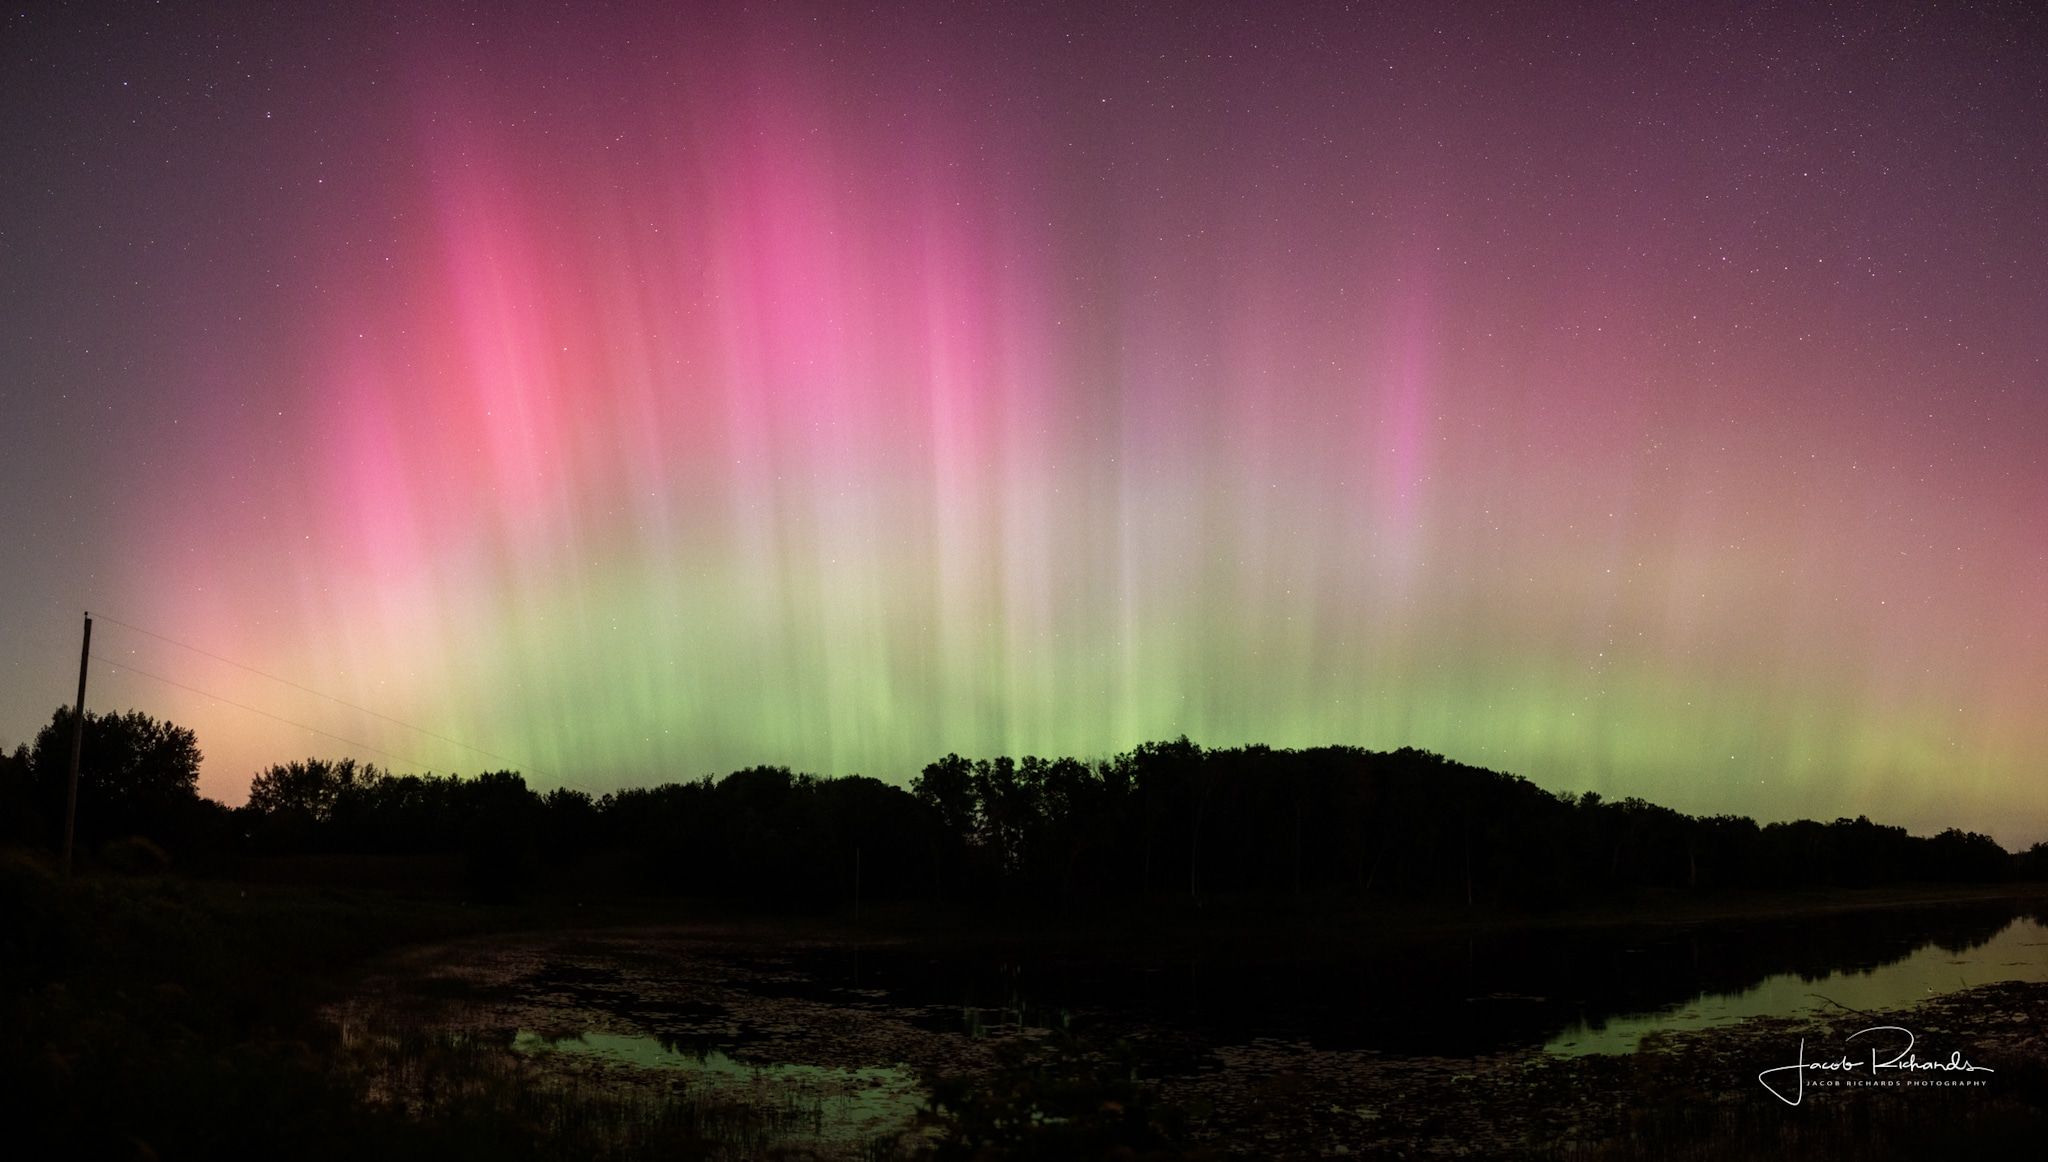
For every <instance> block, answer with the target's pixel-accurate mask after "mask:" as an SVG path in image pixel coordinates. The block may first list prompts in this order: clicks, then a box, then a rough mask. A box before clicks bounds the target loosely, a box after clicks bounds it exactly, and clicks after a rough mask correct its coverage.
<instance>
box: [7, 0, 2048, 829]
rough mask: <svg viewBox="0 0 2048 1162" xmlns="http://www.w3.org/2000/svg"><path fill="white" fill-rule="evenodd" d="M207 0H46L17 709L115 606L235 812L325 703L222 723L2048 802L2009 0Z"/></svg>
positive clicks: (118, 652) (807, 764)
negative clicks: (1315, 762)
mask: <svg viewBox="0 0 2048 1162" xmlns="http://www.w3.org/2000/svg"><path fill="white" fill-rule="evenodd" d="M168 7H169V8H170V11H168V12H165V11H162V10H161V9H158V10H153V11H152V12H150V13H148V14H133V15H113V16H106V15H98V16H88V15H86V14H82V13H66V12H62V11H54V12H40V11H38V12H31V13H27V14H21V13H16V14H13V15H11V16H9V17H8V35H7V47H6V50H5V53H6V72H7V74H8V75H9V76H10V77H11V78H13V79H14V80H13V83H12V85H11V86H10V89H11V90H12V91H11V94H10V96H9V97H8V99H7V103H6V113H5V119H4V125H5V131H6V140H7V156H8V157H9V158H10V159H11V160H10V164H9V165H8V166H7V167H6V168H7V170H8V171H9V172H7V173H6V174H5V175H4V176H0V191H4V199H5V201H4V212H5V216H4V236H0V261H4V274H5V278H4V294H5V317H4V319H0V327H4V328H5V334H4V340H0V369H4V378H0V408H4V413H0V414H4V415H5V417H6V420H7V425H6V427H7V433H8V438H7V453H6V456H5V458H4V460H0V489H4V493H0V515H4V525H0V529H4V532H5V535H6V540H7V542H8V546H7V553H8V557H9V560H10V563H9V565H8V567H7V569H6V571H5V573H4V575H0V640H4V642H5V643H6V650H5V654H4V656H0V743H5V744H7V745H9V746H12V745H13V744H14V743H15V742H18V741H21V740H23V739H26V738H27V737H29V736H31V735H32V734H33V733H34V731H35V730H36V729H37V728H38V726H39V725H40V724H41V723H43V722H44V721H46V720H47V718H48V715H49V712H50V710H51V708H52V707H54V706H55V705H57V704H58V703H59V702H62V701H64V700H66V699H67V698H68V697H69V688H70V685H71V683H72V681H73V680H74V674H75V670H74V667H75V665H76V649H77V645H76V636H75V635H76V632H77V619H78V614H79V612H80V611H81V610H84V609H91V610H93V611H94V612H95V613H100V612H102V611H103V612H104V613H105V614H106V615H108V616H109V617H111V618H114V619H118V621H119V622H121V623H127V624H128V625H133V626H138V627H144V628H147V629H148V630H150V631H153V632H154V633H156V634H161V635H163V636H164V637H168V638H172V639H175V640H177V641H180V642H185V643H189V644H191V645H194V646H198V647H201V648H202V649H204V650H206V651H208V652H209V654H211V655H217V656H208V655H205V654H196V653H193V652H191V651H189V650H183V649H179V648H177V647H175V646H172V645H170V644H168V643H167V642H165V641H163V640H160V639H158V638H153V637H150V636H147V635H143V634H138V633H134V632H132V631H128V630H127V629H126V628H125V627H124V626H122V625H118V624H114V625H107V626H104V627H102V628H101V629H97V630H96V631H95V642H94V644H95V653H96V654H99V655H100V656H101V657H102V659H103V660H102V661H100V662H97V663H95V664H94V667H93V679H92V680H93V693H92V696H91V699H90V701H91V703H92V704H93V705H95V706H98V707H101V708H105V707H121V708H127V707H133V708H137V709H142V710H144V711H146V712H149V713H152V714H155V715H158V716H166V717H170V718H172V719H174V720H175V721H177V722H179V723H180V724H182V725H186V726H190V727H192V728H193V729H194V730H195V731H197V733H198V736H199V741H200V744H201V746H202V747H203V749H204V750H205V751H206V753H207V755H208V761H207V764H206V767H205V773H204V778H203V789H204V790H205V791H206V792H207V793H209V794H212V795H216V796H218V797H222V798H225V799H228V800H229V801H238V800H239V799H240V798H241V796H242V794H243V788H244V787H245V786H246V782H247V780H248V778H249V776H250V775H251V774H252V773H253V772H254V771H255V770H257V769H258V768H260V767H262V766H264V765H267V764H269V763H271V762H276V761H284V760H286V759H290V758H295V757H303V756H305V755H307V754H309V753H312V754H339V753H344V752H347V751H348V750H349V748H348V747H347V746H346V745H345V744H343V743H341V742H338V741H336V740H334V739H332V738H327V737H321V736H313V735H309V734H307V732H305V731H304V730H302V729H299V728H298V727H296V726H293V725H289V724H287V723H284V722H279V721H276V720H275V719H271V718H264V717H261V716H258V715H256V714H253V713H251V712H250V711H249V710H247V709H244V707H253V708H259V709H261V710H263V711H265V712H267V713H269V714H272V715H276V716H278V717H280V718H284V719H288V720H291V721H292V722H297V723H304V724H308V725H313V726H317V727H318V728H319V729H321V730H324V731H328V732H330V733H331V734H335V735H340V736H342V737H344V738H348V739H352V740H357V741H359V742H361V743H365V744H368V745H369V746H371V747H375V748H378V749H377V751H375V752H370V751H360V752H357V753H359V755H360V757H363V758H367V759H370V760H373V761H377V762H380V763H383V764H386V765H389V766H392V767H394V768H396V769H417V768H418V767H422V766H424V767H431V768H433V769H435V770H440V771H447V770H451V769H452V770H460V771H465V772H467V771H475V770H478V769H484V768H490V767H497V766H505V765H516V766H520V767H523V768H524V769H525V770H527V772H528V773H529V776H530V778H531V779H532V781H533V782H534V783H535V784H536V785H539V786H543V787H545V786H549V785H553V784H555V783H558V782H562V781H565V780H567V781H573V782H574V783H576V784H578V785H582V786H585V787H590V788H593V789H605V788H609V787H614V786H620V785H626V784H636V783H646V782H653V781H663V780H667V779H672V778H691V777H695V776H698V775H701V774H705V773H714V772H724V771H728V770H731V769H734V768H737V767H741V766H747V765H751V764H754V763H777V764H787V765H790V766H792V767H796V768H799V769H805V770H811V771H816V772H818V773H823V774H847V773H855V772H859V773H865V774H871V775H875V776H877V777H880V778H884V779H887V780H891V781H898V782H901V781H905V780H907V779H908V778H909V777H910V776H911V775H912V774H914V773H915V772H916V771H917V770H918V769H919V768H920V767H921V766H922V765H923V764H924V763H925V762H927V761H929V760H931V759H933V758H936V757H938V756H940V755H943V754H945V753H947V752H949V751H954V752H959V753H961V754H968V755H988V754H997V753H1011V754H1022V753H1027V752H1029V753H1038V754H1074V755H1079V756H1084V757H1086V756H1097V755H1106V754H1109V753H1112V752H1115V751H1118V750H1122V749H1125V748H1128V747H1130V746H1132V745H1134V744H1136V743H1138V742H1141V741H1144V740H1146V739H1154V738H1167V737H1172V736H1175V735H1179V734H1182V733H1185V734H1187V735H1188V736H1190V737H1191V738H1193V739H1195V740H1196V741H1198V742H1201V743H1203V744H1205V745H1211V746H1224V745H1234V744H1238V743H1245V742H1265V743H1271V744H1273V745H1276V746H1306V745H1318V744H1323V743H1347V744H1356V745H1361V746H1367V747H1372V748H1375V749H1391V748H1395V747H1400V746H1407V745H1413V746H1419V747H1424V748H1427V749H1431V750H1436V751H1440V752H1442V753H1444V754H1446V755H1448V756H1450V757H1452V758H1456V759H1459V760H1462V761H1465V762H1470V763H1475V764H1479V765H1484V766H1490V767H1494V768H1497V769H1500V770H1506V771H1512V772H1516V773H1519V774H1522V775H1525V776H1527V777H1529V778H1530V779H1532V780H1533V781H1535V782H1537V783H1539V784H1541V785H1543V786H1546V787H1550V788H1552V789H1559V790H1567V789H1594V790H1599V791H1601V792H1602V793H1603V794H1607V795H1610V796H1619V795H1641V796H1643V797H1646V798H1650V799H1653V800H1656V801H1659V802H1663V803H1666V804H1668V805H1671V806H1673V807H1677V808H1679V809H1681V810H1686V811H1691V812H1703V813H1713V812H1723V811H1727V812H1739V813H1743V814H1749V815H1754V816H1756V817H1758V818H1759V819H1774V818H1785V817H1791V816H1802V815H1803V816H1811V817H1817V818H1822V819H1830V818H1833V817H1835V816H1838V815H1851V816H1853V815H1857V814H1865V813H1867V814H1869V815H1870V816H1872V817H1873V818H1877V819H1881V820H1884V821H1887V822H1898V823H1904V824H1907V825H1909V826H1912V827H1915V828H1916V829H1923V830H1924V829H1939V828H1942V827H1947V826H1960V827H1964V828H1966V829H1971V830H1981V831H1986V832H1989V833H1990V834H1992V835H1994V836H1995V837H1997V838H1998V839H1999V840H2001V841H2002V842H2004V843H2006V844H2007V845H2008V846H2013V845H2016V844H2017V845H2020V846H2024V845H2025V844H2027V843H2031V842H2034V841H2036V840H2040V839H2044V838H2048V765H2044V762H2043V756H2044V755H2048V714H2044V713H2043V712H2042V709H2043V708H2042V697H2043V692H2044V690H2048V633H2044V623H2048V616H2044V611H2048V520H2044V514H2048V468H2044V466H2043V464H2042V462H2041V453H2040V447H2041V440H2042V436H2043V434H2044V433H2048V135H2044V133H2043V131H2042V127H2043V126H2044V125H2048V52H2044V51H2043V50H2044V49H2048V21H2044V18H2043V17H2042V16H2041V15H2040V14H2038V13H2035V12H2029V11H2028V10H2027V6H2024V5H2007V6H2001V5H1968V6H1961V5H1925V6H1922V5H1908V6H1886V7H1876V6H1873V7H1871V8H1869V9H1867V10H1861V9H1858V8H1857V7H1856V6H1846V7H1838V8H1822V7H1820V6H1806V5H1787V6H1779V7H1776V8H1771V7H1757V6H1750V5H1732V4H1726V5H1724V4H1710V5H1685V6H1668V7H1667V6H1650V9H1649V10H1647V11H1646V10H1644V9H1643V8H1640V7H1638V6H1633V5H1605V4H1592V5H1581V6H1576V7H1573V8H1571V9H1570V10H1569V11H1568V12H1567V11H1561V10H1559V9H1558V8H1557V6H1551V5H1539V6H1529V7H1528V8H1527V9H1526V10H1517V9H1513V8H1510V9H1507V10H1497V9H1494V8H1491V7H1486V6H1463V5H1412V6H1410V5H1392V6H1386V7H1385V8H1376V7H1366V8H1365V9H1364V10H1362V11H1344V10H1342V9H1340V8H1338V7H1337V6H1334V5H1331V6H1323V5H1303V6H1299V7H1294V6H1280V5H1252V4H1247V5H1242V6H1233V5H1214V4H1211V5H1199V6H1177V5H1161V6H1152V7H1145V6H1133V7H1126V6H1121V5H1110V6H1095V5H1073V6H1062V5H1028V4H1026V5H1014V4H990V5H946V4H931V5H884V6H881V10H880V11H879V12H876V11H865V10H863V11H859V12H855V11H851V10H844V9H841V8H839V7H837V6H831V5H822V4H821V5H808V6H795V5H774V4H766V5H756V6H752V7H743V6H739V5H717V6H714V5H679V6H658V5H642V6H633V5H592V6H581V5H578V6H569V7H560V6H543V5H538V4H525V5H505V6H500V5H476V6H463V5H454V4H442V5H433V4H429V5H423V6H420V5H394V6H391V7H389V8H383V9H378V8H370V7H363V6H337V7H335V8H333V9H331V10H329V11H326V12H324V13H316V14H309V12H308V10H301V9H299V8H297V7H296V6H293V7H292V9H291V11H288V12H273V11H269V10H268V9H265V8H258V7H251V8H250V9H248V10H247V11H244V12H233V11H232V10H226V11H224V10H221V9H217V8H207V9H201V8H196V7H195V8H190V9H185V10H181V7H182V6H179V5H170V6H168ZM223 659H231V660H233V661H234V662H237V663H240V664H241V665H242V666H246V667H251V668H253V669H254V670H257V671H261V672H262V673H263V674H270V675H277V676H280V677H283V678H287V679H289V680H290V681H291V682H292V683H297V684H299V686H303V687H308V688H311V689H315V690H320V691H324V692H327V693H330V694H333V695H336V696H338V697H340V698H343V699H346V700H347V701H348V702H351V703H354V704H355V705H356V706H359V707H366V708H370V709H373V710H375V711H377V712H379V713H380V714H383V715H388V716H390V717H391V718H396V719H400V720H403V721H404V722H406V723H411V724H415V725H417V726H419V727H422V728H425V730H426V731H429V732H431V733H428V734H423V733H420V732H419V731H415V730H409V729H407V728H405V727H402V726H400V725H397V724H396V723H394V722H391V721H389V720H387V719H384V718H378V717H375V716H372V715H368V714H364V713H361V712H360V711H357V710H353V709H350V708H349V707H345V706H340V705H338V704H336V703H333V702H328V701H324V700H321V699H318V698H314V697H312V696H310V695H309V694H307V693H306V692H305V691H304V690H303V689H299V688H297V687H295V686H291V685H285V684H282V683H278V682H274V681H271V680H269V679H267V678H264V677H262V676H259V675H258V674H256V673H253V672H251V670H249V669H241V668H236V667H234V666H230V665H228V664H226V662H225V661H223ZM145 674H149V675H157V676H160V677H162V678H169V679H172V680H173V681H175V682H176V683H177V685H171V684H167V683H165V682H163V681H160V680H158V678H155V677H147V676H144V675H145ZM202 691H203V692H204V695H214V696H216V697H217V698H219V699H227V700H230V701H232V702H234V703H239V704H240V705H227V704H224V703H222V702H220V701H216V700H215V699H212V698H208V697H206V696H204V695H203V694H202V693H200V692H202ZM447 739H456V740H461V741H463V742H466V743H469V744H471V745H472V746H474V747H478V748H482V749H483V750H484V751H488V752H490V754H492V755H493V756H500V757H502V758H503V759H506V760H509V761H498V760H497V759H495V758H485V757H482V756H481V755H480V754H478V753H477V752H476V751H472V750H465V749H463V748H460V747H456V746H452V745H449V744H448V742H447V741H446V740H447Z"/></svg>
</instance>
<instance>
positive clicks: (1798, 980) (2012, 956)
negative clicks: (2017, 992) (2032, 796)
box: [1544, 917, 2048, 1056]
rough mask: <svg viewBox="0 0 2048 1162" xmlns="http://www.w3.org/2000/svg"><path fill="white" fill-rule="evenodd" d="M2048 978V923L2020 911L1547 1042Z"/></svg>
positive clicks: (1887, 1006)
mask: <svg viewBox="0 0 2048 1162" xmlns="http://www.w3.org/2000/svg"><path fill="white" fill-rule="evenodd" d="M2009 980H2010V981H2034V982H2040V981H2048V928H2044V927H2043V926H2042V925H2041V924H2040V923H2039V922H2037V921H2035V920H2033V919H2031V918H2028V917H2020V918H2018V919H2015V920H2013V921H2012V922H2011V923H2009V924H2007V925H2006V926H2005V927H2004V929H2003V930H2001V931H1999V932H1998V933H1997V934H1996V935H1994V936H1992V937H1991V938H1990V939H1989V940H1986V941H1984V942H1982V943H1979V944H1975V945H1972V944H1970V943H1968V942H1966V941H1963V940H1958V939H1956V938H1954V937H1952V936H1949V937H1943V938H1937V939H1935V940H1932V941H1930V942H1928V943H1927V944H1926V945H1925V946H1924V947H1922V948H1920V949H1919V950H1917V951H1914V952H1911V953H1909V954H1907V955H1906V956H1904V957H1903V958H1902V959H1899V960H1895V961H1892V962H1891V963H1888V964H1881V965H1864V966H1861V967H1857V968H1853V969H1846V970H1836V971H1833V972H1828V973H1826V974H1824V975H1820V976H1814V975H1812V974H1810V973H1798V972H1781V973H1776V974H1773V975H1771V976H1769V977H1766V978H1765V979H1764V980H1763V981H1761V982H1760V983H1758V984H1756V985H1753V986H1751V987H1749V988H1746V989H1743V990H1741V991H1739V992H1715V993H1703V994H1700V995H1697V996H1695V997H1693V998H1692V999H1691V1000H1689V1001H1687V1002H1685V1003H1683V1004H1680V1005H1677V1006H1675V1007H1672V1008H1670V1009H1667V1010H1664V1011H1661V1012H1655V1013H1646V1014H1632V1015H1625V1016H1621V1017H1619V1018H1615V1019H1609V1020H1605V1021H1602V1020H1597V1019H1596V1020H1581V1021H1578V1022H1575V1023H1574V1024H1573V1025H1572V1026H1571V1027H1570V1028H1568V1029H1566V1030H1564V1031H1563V1032H1562V1033H1559V1034H1558V1035H1557V1036H1555V1037H1553V1038H1551V1039H1550V1041H1549V1042H1548V1043H1547V1044H1545V1045H1544V1050H1545V1051H1546V1052H1549V1053H1555V1054H1560V1055H1565V1056H1581V1055H1585V1054H1593V1053H1633V1052H1634V1051H1635V1049H1636V1047H1637V1045H1639V1044H1640V1043H1641V1042H1642V1039H1643V1038H1644V1037H1645V1036H1647V1035H1649V1034H1651V1033H1656V1032H1661V1031H1664V1030H1689V1029H1704V1028H1710V1027H1712V1026H1716V1025H1730V1024H1734V1023H1736V1022H1738V1021H1742V1020H1746V1019H1748V1018H1750V1017H1764V1016H1792V1015H1796V1014H1800V1013H1805V1012H1810V1011H1813V1010H1816V1009H1823V1008H1830V1007H1835V1008H1843V1009H1852V1010H1856V1011H1859V1012H1866V1013H1885V1012H1896V1011H1897V1010H1899V1009H1902V1008H1905V1007H1908V1006H1910V1005H1913V1004H1917V1003H1918V1002H1920V1001H1923V1000H1926V999H1927V998H1929V997H1933V996H1939V995H1941V994H1943V993H1948V992H1955V991H1958V990H1960V989H1966V988H1972V987H1975V986H1977V985H1980V984H1991V983H1993V982H1996V981H2009Z"/></svg>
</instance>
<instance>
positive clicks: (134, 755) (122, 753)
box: [27, 707, 205, 847]
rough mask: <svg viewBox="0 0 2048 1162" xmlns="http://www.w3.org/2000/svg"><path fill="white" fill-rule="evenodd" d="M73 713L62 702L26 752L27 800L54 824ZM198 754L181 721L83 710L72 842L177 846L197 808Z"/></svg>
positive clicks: (59, 817)
mask: <svg viewBox="0 0 2048 1162" xmlns="http://www.w3.org/2000/svg"><path fill="white" fill-rule="evenodd" d="M74 717H75V711H73V710H72V709H71V708H70V707H59V708H58V709H57V712H56V713H55V714H53V715H51V716H50V722H49V725H47V726H45V727H43V729H42V730H41V731H40V732H38V733H37V734H36V739H35V743H34V744H33V746H31V747H30V749H29V753H28V756H27V757H28V763H29V769H30V781H31V783H32V784H33V787H34V790H33V797H34V800H35V802H36V804H37V807H38V809H39V811H40V813H41V814H42V816H43V818H44V819H46V820H48V821H49V824H50V825H51V826H54V827H61V826H62V825H63V820H64V800H65V794H66V784H67V783H68V781H69V777H70V776H69V770H70V760H71V724H72V721H73V719H74ZM199 759H200V754H199V744H198V741H197V740H196V739H195V738H194V737H193V735H192V732H191V731H189V730H187V729H185V728H184V727H182V726H177V725H174V724H172V723H170V722H159V721H158V720H156V719H154V718H151V717H150V716H149V715H147V714H143V713H141V712H140V711H135V710H130V711H128V712H127V713H125V714H115V713H111V712H110V713H107V714H94V713H93V712H92V711H90V710H88V711H86V714H85V733H84V737H83V741H82V746H81V748H80V751H79V761H78V838H79V840H80V842H98V841H100V840H105V839H111V838H115V837H119V836H126V835H142V836H146V837H148V838H150V839H152V840H155V841H156V842H158V843H161V844H164V845H166V846H170V847H176V846H179V845H180V841H181V840H183V839H185V838H186V837H187V836H189V835H190V834H191V833H192V832H193V830H194V829H195V827H196V826H198V825H199V821H200V820H201V819H202V818H203V817H204V815H205V808H204V807H203V806H202V805H201V802H200V798H199ZM55 838H56V837H54V836H52V839H53V840H54V839H55Z"/></svg>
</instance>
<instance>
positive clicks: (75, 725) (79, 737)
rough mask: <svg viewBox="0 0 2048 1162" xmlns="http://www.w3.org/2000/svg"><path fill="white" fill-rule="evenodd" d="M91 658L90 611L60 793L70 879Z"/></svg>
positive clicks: (66, 869)
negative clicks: (68, 767)
mask: <svg viewBox="0 0 2048 1162" xmlns="http://www.w3.org/2000/svg"><path fill="white" fill-rule="evenodd" d="M91 657H92V614H91V613H90V612H87V613H86V615H85V640H84V641H83V642H81V643H80V644H79V647H78V707H77V709H75V710H73V711H72V712H71V778H70V779H69V781H68V789H67V790H66V791H65V792H64V878H65V879H67V880H68V879H70V878H71V837H72V835H73V833H75V832H76V831H77V830H78V752H79V751H80V750H81V749H83V748H84V746H85V674H86V664H87V661H88V659H90V658H91Z"/></svg>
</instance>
